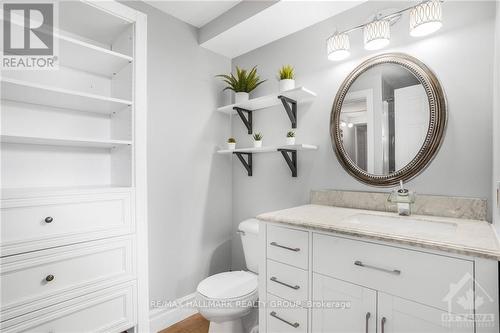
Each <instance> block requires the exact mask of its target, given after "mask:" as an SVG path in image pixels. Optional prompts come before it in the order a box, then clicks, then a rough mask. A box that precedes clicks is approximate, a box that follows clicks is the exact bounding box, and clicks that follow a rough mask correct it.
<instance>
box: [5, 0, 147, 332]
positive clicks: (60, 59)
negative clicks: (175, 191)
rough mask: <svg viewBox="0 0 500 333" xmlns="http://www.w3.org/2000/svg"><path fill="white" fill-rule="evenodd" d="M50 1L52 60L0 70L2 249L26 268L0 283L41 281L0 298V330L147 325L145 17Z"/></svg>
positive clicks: (103, 5)
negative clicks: (54, 18) (53, 22)
mask: <svg viewBox="0 0 500 333" xmlns="http://www.w3.org/2000/svg"><path fill="white" fill-rule="evenodd" d="M55 7H57V10H56V11H55V12H54V14H55V15H57V16H58V20H57V21H58V25H57V27H56V28H57V31H55V33H54V45H55V47H54V50H55V54H54V59H56V62H57V67H56V68H47V69H46V70H11V71H8V70H6V71H2V75H1V78H0V82H1V95H0V97H1V98H0V99H1V107H0V113H1V119H2V121H1V122H0V126H1V129H0V146H1V154H0V159H1V180H0V184H1V186H0V189H1V200H0V202H1V204H2V206H1V208H0V210H1V216H2V233H1V235H0V236H1V237H0V240H1V241H0V250H1V251H0V252H1V253H0V256H1V257H2V260H6V261H9V265H10V266H12V267H14V266H17V265H19V270H18V269H17V268H16V271H17V272H18V273H16V274H20V276H21V274H22V275H23V276H25V277H26V279H25V280H26V281H22V279H21V280H19V279H17V280H16V279H15V278H12V279H9V281H8V282H7V281H6V283H5V284H4V283H2V288H5V290H22V288H23V285H25V284H26V283H28V284H33V285H40V284H41V283H42V282H43V283H42V284H47V286H46V287H45V288H43V286H42V287H41V288H37V289H36V290H34V291H33V292H32V293H29V295H28V294H25V293H24V294H23V293H17V294H16V293H14V294H12V295H11V297H10V299H9V300H7V303H5V302H4V303H5V304H4V303H2V306H1V309H0V316H1V317H2V325H1V326H2V327H1V329H2V331H4V330H5V331H6V332H7V331H9V332H14V331H16V332H17V331H43V330H47V329H48V328H51V329H53V328H54V327H57V329H58V330H60V331H71V330H72V329H74V328H75V327H76V328H82V327H85V330H87V331H99V330H103V327H104V328H105V330H106V331H113V332H124V331H135V332H138V331H140V332H143V331H144V332H149V331H150V329H149V301H148V291H147V290H148V276H147V272H148V270H147V266H146V265H147V260H144V258H147V256H148V254H147V249H148V246H147V229H148V227H147V202H146V200H147V177H146V169H147V166H146V160H147V156H146V137H147V136H146V112H147V102H146V99H147V91H146V89H145V87H146V72H147V62H146V61H147V52H146V50H147V17H146V15H145V14H143V13H141V12H139V11H136V10H134V9H132V8H131V7H128V6H126V5H124V4H121V3H119V2H117V1H89V0H77V1H60V2H57V6H55ZM23 23H24V22H23ZM14 24H15V22H14ZM49 37H50V35H49ZM3 231H5V232H3ZM47 251H49V252H50V253H52V254H50V253H49V254H47V253H46V252H47ZM27 256H28V257H30V258H38V259H39V258H42V259H40V260H38V259H36V262H35V261H33V259H29V258H27ZM58 258H59V259H58ZM60 258H63V259H64V260H63V261H61V260H60ZM82 258H83V259H82ZM92 258H98V259H92ZM96 260H98V261H99V265H98V266H99V267H97V266H96V265H93V264H92V263H93V262H95V261H96ZM33 267H37V270H38V271H39V273H40V272H43V274H44V275H43V276H40V274H41V273H40V274H39V273H37V274H29V273H26V274H24V273H23V272H22V270H26V271H27V272H30V271H32V270H33ZM67 271H68V272H70V273H71V274H70V273H68V272H67ZM67 273H68V274H67ZM82 276H83V277H82ZM52 280H54V282H52V283H51V285H48V283H49V282H51V281H52ZM57 281H59V282H57ZM25 282H26V283H25ZM61 282H63V284H62V285H60V283H61ZM53 283H55V285H54V286H52V284H53ZM5 290H4V289H2V290H0V291H5ZM111 293H112V294H111ZM110 295H112V298H111V296H110ZM60 304H69V305H68V306H66V307H64V308H61V306H60ZM68 309H69V312H68ZM97 312H99V313H100V314H101V316H99V318H97V317H96V316H95V313H97ZM49 314H50V315H49ZM49 326H50V327H49Z"/></svg>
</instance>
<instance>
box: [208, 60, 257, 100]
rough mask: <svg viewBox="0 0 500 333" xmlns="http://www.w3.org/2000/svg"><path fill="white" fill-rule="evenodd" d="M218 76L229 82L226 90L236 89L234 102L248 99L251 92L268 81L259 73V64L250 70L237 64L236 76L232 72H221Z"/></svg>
mask: <svg viewBox="0 0 500 333" xmlns="http://www.w3.org/2000/svg"><path fill="white" fill-rule="evenodd" d="M217 77H221V78H222V81H224V82H225V83H227V87H226V88H224V90H232V91H234V93H235V95H234V102H235V103H236V104H238V103H242V102H246V101H248V99H249V96H250V92H251V91H252V90H254V89H255V88H257V87H258V86H260V85H261V84H262V83H264V82H266V80H263V81H262V80H261V79H260V77H259V75H257V66H254V67H253V68H252V69H251V70H250V71H247V70H246V69H242V68H239V67H238V66H236V76H234V75H233V73H230V74H229V75H227V74H220V75H217Z"/></svg>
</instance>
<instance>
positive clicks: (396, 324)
mask: <svg viewBox="0 0 500 333" xmlns="http://www.w3.org/2000/svg"><path fill="white" fill-rule="evenodd" d="M378 310H379V312H378V320H377V325H378V327H379V332H380V333H423V332H425V333H473V332H474V325H473V322H472V321H464V320H458V321H457V320H456V319H459V318H460V317H459V316H453V317H454V319H455V321H449V318H450V316H448V313H447V312H446V311H443V310H439V309H436V308H433V307H430V306H426V305H423V304H420V303H416V302H411V301H408V300H405V299H403V298H399V297H396V296H391V295H387V294H384V293H381V292H379V293H378Z"/></svg>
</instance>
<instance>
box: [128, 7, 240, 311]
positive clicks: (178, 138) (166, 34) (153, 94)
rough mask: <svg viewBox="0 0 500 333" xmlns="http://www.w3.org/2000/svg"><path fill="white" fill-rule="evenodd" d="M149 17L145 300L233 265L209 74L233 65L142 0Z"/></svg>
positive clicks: (213, 82)
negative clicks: (148, 256)
mask: <svg viewBox="0 0 500 333" xmlns="http://www.w3.org/2000/svg"><path fill="white" fill-rule="evenodd" d="M125 4H126V5H128V6H130V7H133V8H135V9H138V10H140V11H142V12H144V13H146V14H147V15H148V106H149V108H148V187H149V193H148V195H149V212H148V213H149V255H150V258H149V270H150V271H149V278H150V283H149V286H150V300H151V301H169V300H175V299H178V298H180V297H183V296H185V295H187V294H190V293H192V292H194V291H195V290H196V286H197V284H198V283H199V281H201V280H202V279H203V278H205V277H206V276H208V275H211V274H214V273H217V272H221V271H225V270H227V269H228V268H229V265H230V248H231V247H230V233H231V186H230V183H229V180H230V178H231V166H230V161H229V160H228V159H227V158H224V157H223V156H218V155H216V154H214V151H215V146H216V145H217V144H220V143H221V142H224V140H225V138H227V137H228V135H229V130H228V126H227V124H228V120H227V118H226V117H224V115H221V114H218V113H216V112H214V109H215V108H216V107H217V106H219V105H221V104H223V103H224V101H223V100H221V96H223V94H221V90H222V85H221V84H220V82H219V81H220V80H218V79H215V78H214V76H215V75H216V74H219V73H224V72H227V71H229V70H230V68H231V62H230V60H229V59H226V58H224V57H222V56H219V55H216V54H214V53H212V52H210V51H207V50H205V49H203V48H201V47H199V46H198V42H197V31H196V29H195V28H194V27H192V26H190V25H188V24H186V23H183V22H181V21H179V20H177V19H175V18H173V17H171V16H169V15H167V14H164V13H162V12H160V11H159V10H157V9H155V8H153V7H150V6H148V5H146V4H144V3H142V2H125Z"/></svg>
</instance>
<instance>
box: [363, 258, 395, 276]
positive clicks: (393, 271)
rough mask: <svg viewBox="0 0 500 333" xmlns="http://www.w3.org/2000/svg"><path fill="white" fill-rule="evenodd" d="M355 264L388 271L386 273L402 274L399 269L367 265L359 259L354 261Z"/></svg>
mask: <svg viewBox="0 0 500 333" xmlns="http://www.w3.org/2000/svg"><path fill="white" fill-rule="evenodd" d="M354 265H356V266H360V267H366V268H371V269H376V270H378V271H382V272H386V273H389V274H394V275H400V274H401V271H400V270H399V269H392V270H391V269H386V268H382V267H377V266H372V265H367V264H363V262H361V261H359V260H356V261H355V262H354Z"/></svg>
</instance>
